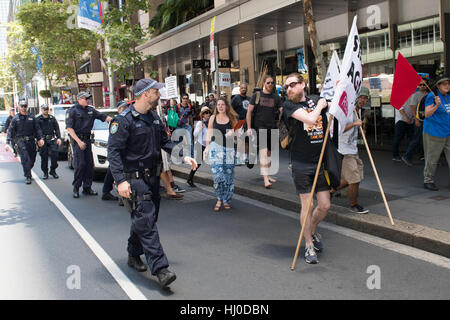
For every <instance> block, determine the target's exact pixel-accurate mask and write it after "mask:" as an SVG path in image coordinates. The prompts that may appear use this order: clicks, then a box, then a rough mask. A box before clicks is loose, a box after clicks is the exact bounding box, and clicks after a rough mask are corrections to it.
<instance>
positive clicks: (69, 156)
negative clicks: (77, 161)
mask: <svg viewBox="0 0 450 320" xmlns="http://www.w3.org/2000/svg"><path fill="white" fill-rule="evenodd" d="M67 164H68V166H69V168H70V169H73V153H72V147H71V146H70V144H69V146H68V147H67Z"/></svg>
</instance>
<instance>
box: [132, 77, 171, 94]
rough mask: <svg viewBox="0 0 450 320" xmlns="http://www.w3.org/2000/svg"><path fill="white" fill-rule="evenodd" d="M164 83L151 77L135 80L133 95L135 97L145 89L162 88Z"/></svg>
mask: <svg viewBox="0 0 450 320" xmlns="http://www.w3.org/2000/svg"><path fill="white" fill-rule="evenodd" d="M164 86H165V85H164V84H163V83H159V82H158V81H156V80H153V79H150V78H149V79H141V80H139V81H138V82H136V84H135V85H134V89H133V91H134V95H135V96H136V97H138V96H140V95H141V94H143V93H144V92H145V91H147V90H150V89H151V88H154V89H158V90H159V89H162V88H164Z"/></svg>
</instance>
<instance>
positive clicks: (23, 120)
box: [7, 113, 42, 143]
mask: <svg viewBox="0 0 450 320" xmlns="http://www.w3.org/2000/svg"><path fill="white" fill-rule="evenodd" d="M18 137H35V138H37V139H38V140H40V139H41V138H42V130H41V128H40V127H39V125H38V123H37V121H36V119H35V118H34V115H33V114H31V113H27V114H26V115H22V114H20V113H19V114H16V115H15V116H14V118H13V119H12V120H11V124H10V126H9V130H8V136H7V142H8V143H10V142H11V141H12V140H13V139H15V138H18Z"/></svg>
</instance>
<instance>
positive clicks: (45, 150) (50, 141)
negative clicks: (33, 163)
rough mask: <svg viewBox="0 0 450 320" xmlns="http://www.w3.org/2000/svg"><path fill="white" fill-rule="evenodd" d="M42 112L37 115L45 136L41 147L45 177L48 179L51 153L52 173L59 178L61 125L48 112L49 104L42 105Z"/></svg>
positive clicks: (42, 167) (40, 152)
mask: <svg viewBox="0 0 450 320" xmlns="http://www.w3.org/2000/svg"><path fill="white" fill-rule="evenodd" d="M41 112H42V113H41V114H40V115H39V116H37V117H36V121H37V122H38V124H39V127H40V128H41V130H42V134H43V138H44V141H45V143H44V146H43V147H41V148H40V149H39V154H40V156H41V169H42V172H43V173H44V177H43V179H44V180H46V179H48V155H49V154H50V159H51V160H50V163H51V165H50V175H52V176H53V178H55V179H58V178H59V176H58V174H57V173H56V168H58V147H59V146H60V145H61V134H60V132H59V125H58V121H56V118H55V117H54V116H52V115H49V114H48V105H47V104H43V105H41Z"/></svg>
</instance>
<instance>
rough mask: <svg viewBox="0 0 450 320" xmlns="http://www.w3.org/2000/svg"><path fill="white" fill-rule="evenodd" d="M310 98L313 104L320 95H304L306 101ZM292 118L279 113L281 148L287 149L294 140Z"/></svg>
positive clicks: (293, 122)
mask: <svg viewBox="0 0 450 320" xmlns="http://www.w3.org/2000/svg"><path fill="white" fill-rule="evenodd" d="M308 100H312V101H313V102H314V104H316V105H317V102H318V101H319V100H320V96H318V95H311V96H307V97H306V101H308ZM292 120H293V119H290V118H289V119H287V118H286V116H285V114H284V112H282V113H281V115H280V121H279V122H278V130H279V134H280V146H281V148H283V149H288V148H289V146H290V145H291V142H292V140H294V129H295V121H292Z"/></svg>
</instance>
